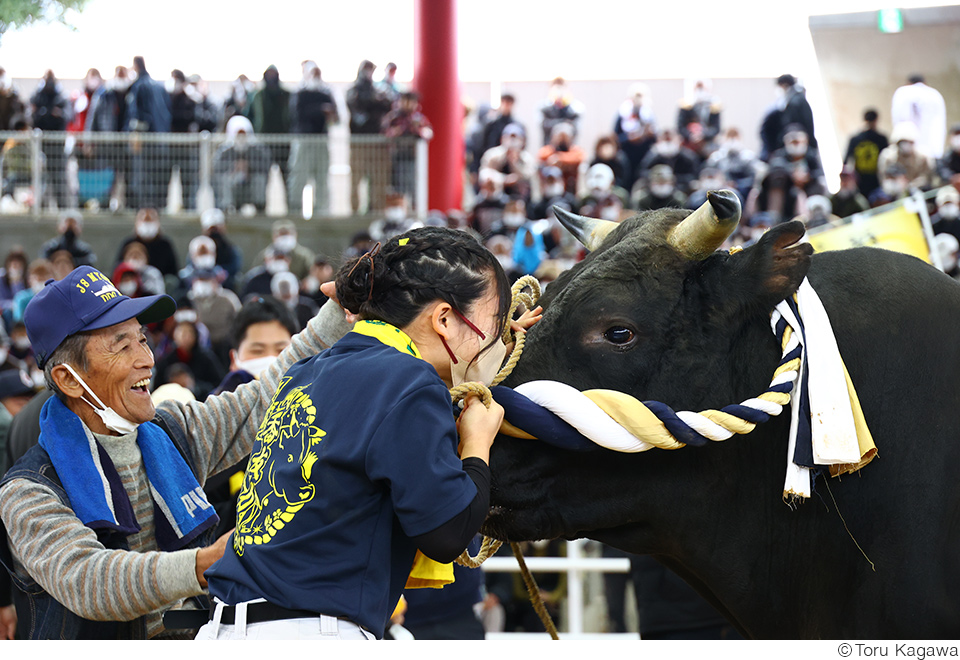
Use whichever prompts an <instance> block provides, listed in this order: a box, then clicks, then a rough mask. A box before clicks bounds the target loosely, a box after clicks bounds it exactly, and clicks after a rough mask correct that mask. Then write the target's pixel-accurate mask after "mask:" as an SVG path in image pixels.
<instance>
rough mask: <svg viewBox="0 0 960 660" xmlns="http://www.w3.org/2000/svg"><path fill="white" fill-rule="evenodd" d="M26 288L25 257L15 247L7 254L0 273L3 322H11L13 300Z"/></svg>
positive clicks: (0, 300) (18, 248) (0, 309)
mask: <svg viewBox="0 0 960 660" xmlns="http://www.w3.org/2000/svg"><path fill="white" fill-rule="evenodd" d="M27 286H28V285H27V255H26V254H25V253H24V251H23V248H21V247H15V248H13V249H11V250H10V251H9V252H7V256H6V257H4V259H3V270H2V271H0V312H2V314H3V320H4V321H5V322H7V323H11V322H12V309H13V298H14V296H16V295H17V294H18V293H20V292H21V291H23V290H24V289H25V288H27Z"/></svg>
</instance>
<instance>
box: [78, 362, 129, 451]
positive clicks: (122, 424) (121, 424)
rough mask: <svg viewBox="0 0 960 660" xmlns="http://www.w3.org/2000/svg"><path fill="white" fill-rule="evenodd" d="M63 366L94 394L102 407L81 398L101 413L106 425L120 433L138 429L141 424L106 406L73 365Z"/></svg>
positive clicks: (84, 387)
mask: <svg viewBox="0 0 960 660" xmlns="http://www.w3.org/2000/svg"><path fill="white" fill-rule="evenodd" d="M63 366H64V367H66V368H67V371H69V372H70V373H71V374H73V377H74V378H76V379H77V382H78V383H80V384H81V385H82V386H83V389H85V390H86V391H87V394H89V395H90V396H92V397H93V400H94V401H96V402H97V404H98V405H99V406H100V408H97V406H95V405H93V404H92V403H90V402H89V401H88V400H87V399H86V397H80V398H81V399H83V401H84V403H86V404H87V405H88V406H90V407H91V408H93V412H95V413H97V415H99V417H100V419H101V420H102V421H103V425H104V426H106V427H107V428H108V429H110V430H111V431H114V432H116V433H119V434H120V435H126V434H128V433H132V432H133V431H135V430H136V428H137V426H139V424H134V423H133V422H131V421H129V420H127V419H124V418H123V417H121V416H120V415H119V414H117V412H116V411H115V410H114V409H113V408H110V407H109V406H105V405H104V404H103V401H101V400H100V397H98V396H97V395H96V394H94V393H93V390H91V389H90V388H89V387H88V386H87V384H86V383H85V382H84V381H83V379H82V378H80V374H78V373H77V372H76V371H74V370H73V367H71V366H70V365H69V364H67V363H66V362H64V363H63Z"/></svg>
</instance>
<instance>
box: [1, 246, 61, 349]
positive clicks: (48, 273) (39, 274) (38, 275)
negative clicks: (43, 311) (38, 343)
mask: <svg viewBox="0 0 960 660" xmlns="http://www.w3.org/2000/svg"><path fill="white" fill-rule="evenodd" d="M52 277H53V267H52V266H51V264H50V262H49V261H47V260H46V259H35V260H34V261H31V262H30V267H29V268H27V288H24V289H23V290H21V291H19V292H18V293H17V294H16V295H15V296H14V297H13V303H12V310H11V312H12V316H11V318H12V319H13V322H14V323H18V322H20V321H22V320H23V312H24V310H25V309H26V308H27V303H29V302H30V301H31V300H33V297H34V296H35V295H37V294H38V293H40V290H41V289H43V286H44V283H45V282H46V281H47V280H49V279H51V278H52ZM10 335H11V337H12V336H13V333H12V332H11V333H10ZM23 336H24V337H26V336H27V335H26V330H24V335H23Z"/></svg>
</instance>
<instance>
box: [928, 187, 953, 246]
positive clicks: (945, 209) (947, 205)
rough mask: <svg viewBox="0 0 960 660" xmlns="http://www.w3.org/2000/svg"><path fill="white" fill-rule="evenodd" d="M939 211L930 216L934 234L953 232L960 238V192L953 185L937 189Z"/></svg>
mask: <svg viewBox="0 0 960 660" xmlns="http://www.w3.org/2000/svg"><path fill="white" fill-rule="evenodd" d="M936 204H937V211H936V213H934V214H933V215H932V216H930V222H932V223H933V233H934V234H951V235H952V236H954V237H955V238H957V239H958V240H960V192H957V189H956V188H954V187H953V186H944V187H943V188H941V189H940V190H938V191H937V197H936Z"/></svg>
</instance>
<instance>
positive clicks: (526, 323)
mask: <svg viewBox="0 0 960 660" xmlns="http://www.w3.org/2000/svg"><path fill="white" fill-rule="evenodd" d="M542 318H543V307H540V306H539V305H537V306H536V307H534V308H533V309H528V310H527V311H525V312H524V313H523V314H521V315H520V318H518V319H517V320H516V321H510V329H511V330H513V332H514V333H517V332H526V331H527V330H529V329H530V328H531V327H532V326H533V324H534V323H536V322H537V321H539V320H540V319H542Z"/></svg>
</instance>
